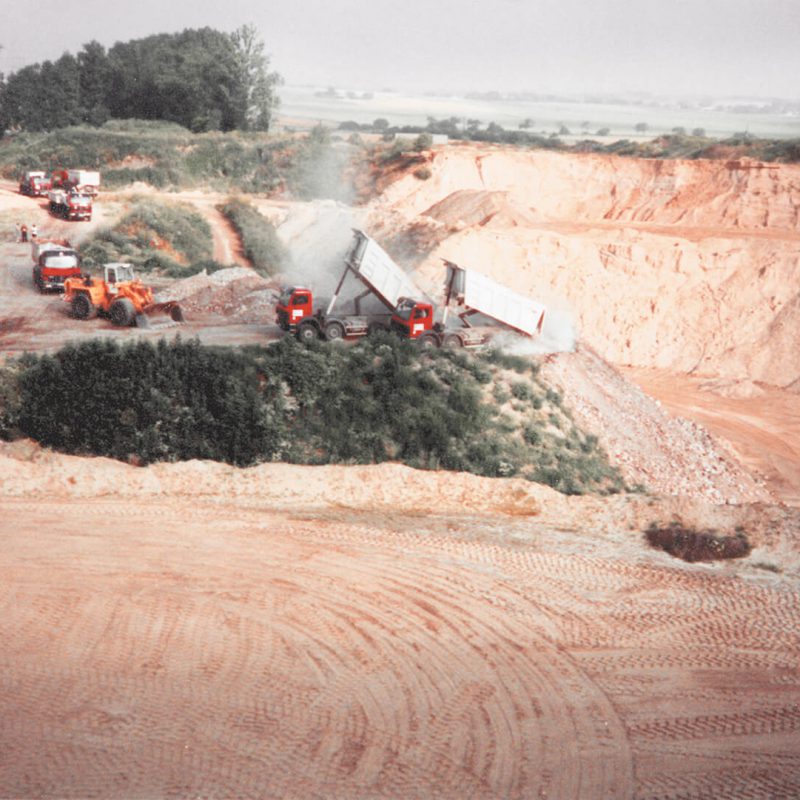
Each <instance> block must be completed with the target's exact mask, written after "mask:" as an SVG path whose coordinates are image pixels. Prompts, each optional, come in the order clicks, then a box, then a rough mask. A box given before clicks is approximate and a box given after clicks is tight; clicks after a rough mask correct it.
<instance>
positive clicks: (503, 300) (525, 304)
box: [442, 261, 547, 336]
mask: <svg viewBox="0 0 800 800" xmlns="http://www.w3.org/2000/svg"><path fill="white" fill-rule="evenodd" d="M445 265H446V266H447V280H446V283H445V287H446V289H445V310H444V316H443V319H442V323H443V324H446V321H447V313H448V310H449V308H450V307H451V305H453V304H454V305H456V306H457V307H461V308H462V309H463V310H460V311H459V310H456V311H455V313H456V314H457V316H458V317H459V318H460V319H461V321H462V322H463V323H464V324H465V325H467V326H469V325H470V321H469V317H470V316H471V315H473V314H482V315H483V316H485V317H489V318H490V319H492V320H494V321H495V322H499V323H501V324H502V325H505V326H506V327H508V328H511V329H512V330H515V331H517V333H522V334H524V335H525V336H536V335H537V334H539V333H541V331H542V325H543V324H544V317H545V313H546V311H547V309H546V307H545V306H544V305H542V304H541V303H537V302H536V301H535V300H531V299H530V298H529V297H524V296H523V295H521V294H517V292H514V291H512V290H511V289H509V288H508V287H507V286H503V285H502V284H500V283H497V282H496V281H493V280H492V279H491V278H487V277H486V275H483V274H482V273H480V272H477V271H476V270H474V269H465V268H464V267H459V266H458V265H457V264H454V263H453V262H452V261H445Z"/></svg>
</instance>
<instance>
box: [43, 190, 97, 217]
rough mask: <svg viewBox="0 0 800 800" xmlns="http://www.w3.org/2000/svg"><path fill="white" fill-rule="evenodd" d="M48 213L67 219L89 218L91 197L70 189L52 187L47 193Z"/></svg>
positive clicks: (90, 215) (90, 214)
mask: <svg viewBox="0 0 800 800" xmlns="http://www.w3.org/2000/svg"><path fill="white" fill-rule="evenodd" d="M47 198H48V200H49V201H50V213H51V214H54V215H55V216H57V217H62V218H63V219H69V220H87V221H88V220H90V219H91V218H92V198H91V196H90V195H88V194H81V193H80V192H77V191H74V190H70V189H52V190H51V191H49V192H48V193H47Z"/></svg>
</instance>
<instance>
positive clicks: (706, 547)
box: [645, 521, 753, 562]
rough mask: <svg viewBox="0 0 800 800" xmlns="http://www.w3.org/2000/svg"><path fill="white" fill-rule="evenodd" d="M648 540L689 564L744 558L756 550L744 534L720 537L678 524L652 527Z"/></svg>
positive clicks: (738, 532)
mask: <svg viewBox="0 0 800 800" xmlns="http://www.w3.org/2000/svg"><path fill="white" fill-rule="evenodd" d="M645 537H646V539H647V542H648V544H649V545H650V546H651V547H655V548H657V549H659V550H664V552H666V553H669V554H670V555H672V556H675V557H676V558H680V559H683V560H684V561H689V562H695V561H721V560H725V559H729V558H744V557H745V556H748V555H750V551H751V550H752V549H753V548H752V546H751V545H750V542H749V540H748V538H747V534H746V533H745V531H743V530H737V531H735V532H734V533H733V534H718V533H717V532H716V531H712V530H702V531H698V530H695V529H694V528H689V527H686V526H685V525H683V524H682V523H680V522H677V521H673V522H670V523H669V524H668V525H665V526H660V525H658V524H656V523H653V524H651V525H650V527H649V528H648V529H647V531H646V532H645Z"/></svg>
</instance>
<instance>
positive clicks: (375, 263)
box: [276, 230, 546, 347]
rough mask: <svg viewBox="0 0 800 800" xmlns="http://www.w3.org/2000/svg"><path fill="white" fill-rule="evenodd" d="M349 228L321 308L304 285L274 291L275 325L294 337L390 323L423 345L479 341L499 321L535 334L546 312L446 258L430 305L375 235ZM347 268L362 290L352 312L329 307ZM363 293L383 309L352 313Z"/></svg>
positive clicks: (362, 330)
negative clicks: (350, 238) (438, 295)
mask: <svg viewBox="0 0 800 800" xmlns="http://www.w3.org/2000/svg"><path fill="white" fill-rule="evenodd" d="M353 233H354V235H355V239H354V242H353V245H352V247H351V249H350V252H349V253H348V256H347V258H346V260H345V269H344V272H343V274H342V277H341V279H340V280H339V284H338V286H337V287H336V291H335V293H334V295H333V298H332V299H331V301H330V303H329V304H328V306H327V308H326V309H325V310H322V309H321V308H318V309H316V310H315V309H314V297H313V293H312V291H311V290H310V289H308V288H306V287H301V286H290V287H288V288H286V289H284V291H283V292H282V293H281V296H280V299H279V301H278V305H277V309H276V312H277V322H278V325H279V326H280V327H281V328H282V329H283V330H285V331H292V332H294V333H295V334H296V335H297V338H298V339H300V340H301V341H312V340H314V339H318V338H323V339H327V340H328V341H331V340H335V339H341V338H344V337H348V338H356V337H359V336H364V335H366V334H368V333H370V332H372V331H375V330H391V331H393V332H394V333H396V334H398V335H399V336H401V337H403V338H406V339H412V340H414V341H418V342H419V343H420V345H421V346H424V347H431V346H433V347H478V346H480V345H483V344H485V343H486V342H487V341H488V340H489V339H490V338H491V336H492V334H493V333H494V332H496V329H497V326H498V325H500V326H502V327H505V328H507V329H510V330H512V331H514V332H516V333H519V334H522V335H524V336H536V335H537V334H538V333H541V330H542V325H543V324H544V317H545V313H546V309H545V307H544V306H543V305H542V304H541V303H538V302H536V301H535V300H531V299H530V298H528V297H523V296H522V295H519V294H517V293H516V292H513V291H512V290H511V289H508V288H507V287H505V286H502V285H500V284H499V283H496V282H495V281H493V280H491V279H490V278H487V277H486V276H485V275H483V274H481V273H479V272H476V271H475V270H470V269H464V268H463V267H459V266H458V265H457V264H454V263H452V262H450V261H445V266H446V268H447V279H446V283H445V299H444V304H443V306H442V308H441V310H437V308H436V307H435V306H434V305H433V303H431V301H430V299H429V298H427V297H426V296H425V294H424V293H423V292H422V291H421V290H420V289H419V288H418V287H417V286H416V285H415V284H414V282H413V281H412V280H411V278H409V277H408V275H407V274H406V273H405V272H404V271H403V270H402V269H401V268H400V267H399V266H397V264H395V262H394V261H392V259H391V258H390V257H389V255H387V253H386V252H385V251H384V250H383V249H382V248H381V247H380V245H378V243H377V242H375V240H374V239H371V238H370V237H369V236H367V234H365V233H363V232H362V231H359V230H354V231H353ZM348 275H353V276H355V277H356V278H357V279H358V280H359V281H360V282H361V284H362V285H363V286H364V287H365V290H364V291H363V292H362V293H361V294H359V295H358V296H357V297H356V298H355V300H354V301H353V302H354V306H355V310H356V313H355V314H335V313H334V308H335V306H336V302H337V299H338V297H339V294H340V292H341V290H342V286H343V284H344V282H345V279H346V278H347V277H348ZM368 295H372V296H373V297H375V298H377V300H379V301H380V304H381V305H382V306H383V307H384V309H385V310H384V311H383V312H381V313H372V314H361V313H359V312H360V303H361V301H362V300H363V299H364V298H365V297H366V296H368ZM451 312H452V317H453V318H452V319H451V320H450V323H449V324H448V317H450V315H451Z"/></svg>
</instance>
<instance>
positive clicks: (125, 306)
mask: <svg viewBox="0 0 800 800" xmlns="http://www.w3.org/2000/svg"><path fill="white" fill-rule="evenodd" d="M108 314H109V316H110V317H111V321H112V322H113V323H114V324H115V325H119V326H120V328H126V327H127V326H128V325H130V324H131V323H132V322H133V318H134V317H135V316H136V309H135V308H134V307H133V303H131V301H130V300H128V298H127V297H120V298H119V300H115V301H114V302H113V303H112V304H111V308H110V309H109V310H108Z"/></svg>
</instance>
